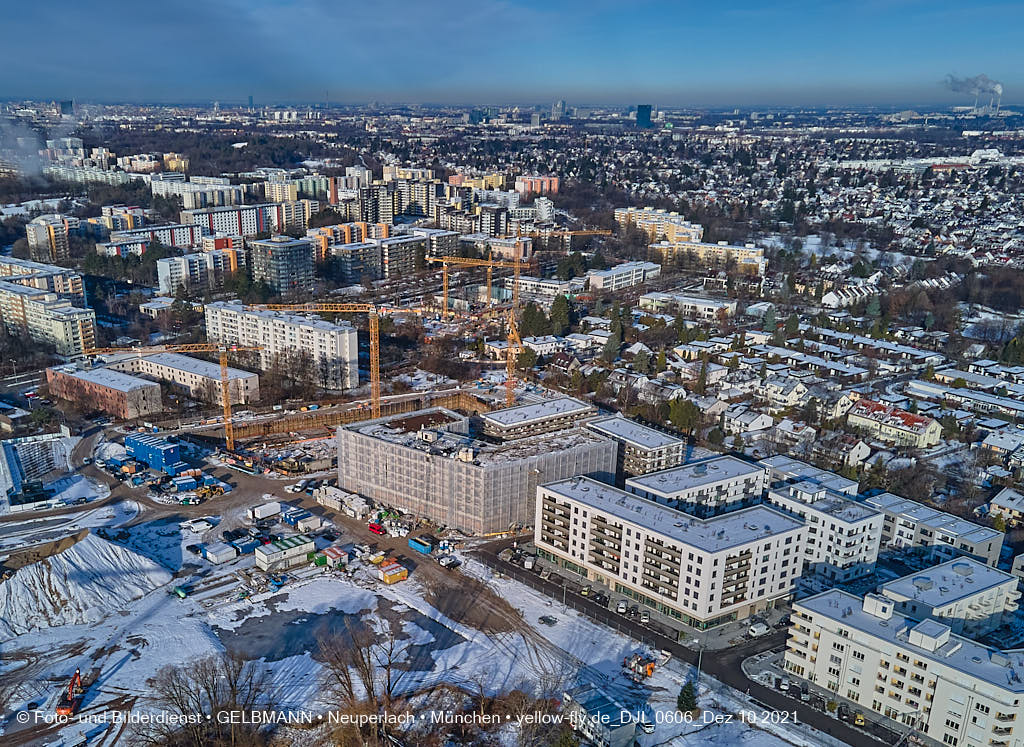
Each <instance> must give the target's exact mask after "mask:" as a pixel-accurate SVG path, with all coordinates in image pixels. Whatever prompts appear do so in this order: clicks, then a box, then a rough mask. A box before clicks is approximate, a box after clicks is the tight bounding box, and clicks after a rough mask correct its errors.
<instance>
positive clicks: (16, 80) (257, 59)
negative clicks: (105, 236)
mask: <svg viewBox="0 0 1024 747" xmlns="http://www.w3.org/2000/svg"><path fill="white" fill-rule="evenodd" d="M3 6H6V8H7V10H6V12H3V11H2V10H0V19H2V20H0V63H2V64H0V97H3V98H7V99H18V98H34V99H75V100H77V101H83V102H87V101H96V102H139V103H147V102H169V103H173V102H212V101H214V100H219V101H220V102H221V103H222V104H224V105H228V104H233V103H241V102H244V101H246V99H247V97H248V96H249V95H252V96H253V97H254V99H255V100H256V102H257V103H259V104H273V103H292V102H317V101H323V100H325V98H329V100H330V101H332V102H335V103H361V102H366V101H379V102H406V103H453V104H501V103H538V102H549V101H552V100H556V99H564V100H566V101H567V102H568V103H569V105H570V106H573V105H620V104H630V103H632V104H635V103H639V102H645V103H646V102H650V103H654V104H656V105H659V106H666V107H667V106H758V105H764V106H767V105H779V106H786V105H800V106H829V105H847V106H849V105H883V106H897V107H902V106H912V105H915V104H925V103H927V104H939V103H962V104H970V103H973V97H972V96H969V95H965V94H956V93H954V92H952V91H950V90H948V88H947V87H945V86H944V85H943V83H942V81H943V79H944V78H945V76H946V75H947V74H954V75H956V76H959V77H970V76H975V75H979V74H986V75H988V76H989V77H990V78H992V79H994V80H997V81H1001V82H1002V83H1003V86H1004V88H1005V95H1004V104H1011V103H1013V102H1016V101H1021V102H1024V44H1021V38H1020V33H1021V29H1024V3H1021V2H1019V0H1018V1H1017V2H990V3H971V2H969V1H968V2H963V1H961V2H946V0H839V1H834V0H817V2H806V1H804V0H788V1H787V0H781V1H779V2H774V3H766V2H764V1H763V0H762V1H761V2H748V1H747V0H740V1H738V2H729V1H728V0H726V1H725V2H715V1H712V2H707V1H706V0H705V1H704V2H691V1H690V0H676V1H675V2H662V1H660V0H360V1H359V2H353V1H352V0H159V1H154V0H103V1H102V2H82V1H81V0H49V1H48V2H29V1H27V0H3V3H2V5H0V8H2V7H3Z"/></svg>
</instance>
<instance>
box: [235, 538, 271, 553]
mask: <svg viewBox="0 0 1024 747" xmlns="http://www.w3.org/2000/svg"><path fill="white" fill-rule="evenodd" d="M231 544H233V545H234V546H235V547H236V548H238V552H239V553H240V554H241V555H248V554H249V553H251V552H255V551H256V548H257V547H260V546H261V545H262V544H263V543H262V542H260V541H259V540H258V539H247V540H244V541H238V542H232V543H231Z"/></svg>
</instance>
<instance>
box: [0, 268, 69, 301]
mask: <svg viewBox="0 0 1024 747" xmlns="http://www.w3.org/2000/svg"><path fill="white" fill-rule="evenodd" d="M0 277H2V278H4V279H5V280H6V281H7V282H10V283H17V284H18V285H25V286H29V287H32V288H38V289H39V290H47V291H50V292H51V293H56V294H57V295H59V296H61V297H63V298H67V299H68V300H70V301H73V302H74V303H75V304H77V305H78V306H83V307H84V306H85V283H84V282H83V280H82V276H81V275H80V274H78V273H77V272H75V271H74V270H69V269H68V268H66V267H59V266H58V265H48V264H43V263H41V262H33V261H31V260H28V259H18V258H17V257H0Z"/></svg>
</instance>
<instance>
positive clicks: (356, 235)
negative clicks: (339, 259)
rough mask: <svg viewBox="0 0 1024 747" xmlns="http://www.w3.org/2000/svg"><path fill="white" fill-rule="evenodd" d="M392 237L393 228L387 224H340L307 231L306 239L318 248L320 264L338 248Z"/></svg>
mask: <svg viewBox="0 0 1024 747" xmlns="http://www.w3.org/2000/svg"><path fill="white" fill-rule="evenodd" d="M390 235H391V226H389V225H388V224H386V223H338V224H335V225H332V226H320V227H319V228H310V229H308V230H307V231H306V238H307V239H310V240H312V241H313V244H314V246H315V247H316V253H317V261H318V262H322V261H323V260H325V259H326V258H327V257H330V256H332V255H333V254H335V250H336V249H337V248H338V247H342V246H345V245H346V244H357V243H362V242H366V241H369V240H370V239H386V238H388V237H389V236H390Z"/></svg>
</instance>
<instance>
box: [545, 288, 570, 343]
mask: <svg viewBox="0 0 1024 747" xmlns="http://www.w3.org/2000/svg"><path fill="white" fill-rule="evenodd" d="M550 319H551V323H550V326H551V334H553V335H558V336H559V337H561V336H563V335H564V334H566V333H567V332H568V331H569V328H570V327H571V326H572V317H571V314H570V310H569V300H568V299H567V298H566V297H565V296H557V297H556V298H555V300H554V302H553V303H552V304H551V317H550Z"/></svg>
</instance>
